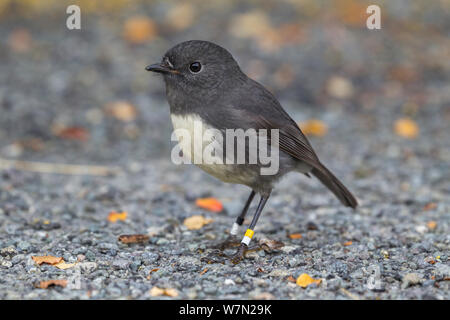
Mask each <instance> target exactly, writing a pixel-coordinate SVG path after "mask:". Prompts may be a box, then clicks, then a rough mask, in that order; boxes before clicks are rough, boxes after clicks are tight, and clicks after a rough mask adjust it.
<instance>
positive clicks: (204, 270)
mask: <svg viewBox="0 0 450 320" xmlns="http://www.w3.org/2000/svg"><path fill="white" fill-rule="evenodd" d="M207 271H208V268H205V269H203V270H202V272H200V275H201V276H202V275H204V274H205V273H206V272H207Z"/></svg>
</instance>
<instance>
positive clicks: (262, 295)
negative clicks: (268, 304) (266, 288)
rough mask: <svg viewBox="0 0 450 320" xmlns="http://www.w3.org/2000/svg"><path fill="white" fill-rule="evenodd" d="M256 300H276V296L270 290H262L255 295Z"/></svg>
mask: <svg viewBox="0 0 450 320" xmlns="http://www.w3.org/2000/svg"><path fill="white" fill-rule="evenodd" d="M255 300H275V296H274V295H273V294H271V293H269V292H261V293H260V294H258V295H257V296H255Z"/></svg>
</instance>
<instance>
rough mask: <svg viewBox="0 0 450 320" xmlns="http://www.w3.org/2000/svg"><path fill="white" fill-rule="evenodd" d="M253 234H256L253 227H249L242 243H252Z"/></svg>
mask: <svg viewBox="0 0 450 320" xmlns="http://www.w3.org/2000/svg"><path fill="white" fill-rule="evenodd" d="M253 234H255V231H253V230H252V229H247V231H246V232H245V236H244V238H243V239H242V241H241V243H243V244H245V245H247V246H248V245H249V244H250V241H252V237H253Z"/></svg>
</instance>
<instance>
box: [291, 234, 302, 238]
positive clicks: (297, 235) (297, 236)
mask: <svg viewBox="0 0 450 320" xmlns="http://www.w3.org/2000/svg"><path fill="white" fill-rule="evenodd" d="M289 238H291V239H301V238H302V235H301V234H300V233H291V234H290V235H289Z"/></svg>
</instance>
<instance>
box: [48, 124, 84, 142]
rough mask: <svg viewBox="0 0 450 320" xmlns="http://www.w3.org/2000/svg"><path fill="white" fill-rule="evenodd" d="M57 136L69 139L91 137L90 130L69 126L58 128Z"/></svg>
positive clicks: (80, 139) (82, 139)
mask: <svg viewBox="0 0 450 320" xmlns="http://www.w3.org/2000/svg"><path fill="white" fill-rule="evenodd" d="M55 134H56V136H58V137H60V138H63V139H67V140H78V141H87V140H88V139H89V131H88V130H86V129H85V128H82V127H67V128H61V129H57V130H56V132H55Z"/></svg>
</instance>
